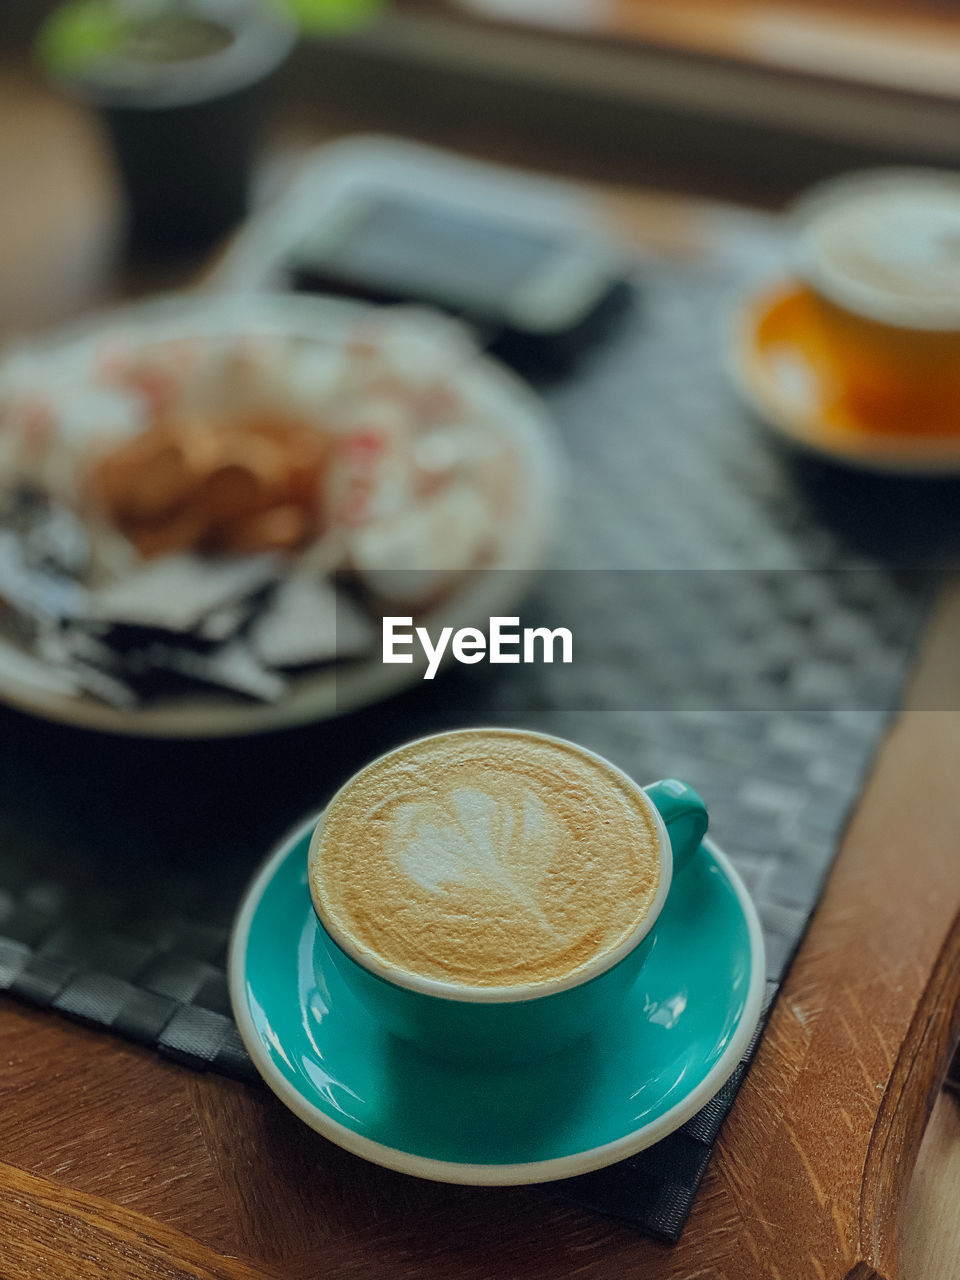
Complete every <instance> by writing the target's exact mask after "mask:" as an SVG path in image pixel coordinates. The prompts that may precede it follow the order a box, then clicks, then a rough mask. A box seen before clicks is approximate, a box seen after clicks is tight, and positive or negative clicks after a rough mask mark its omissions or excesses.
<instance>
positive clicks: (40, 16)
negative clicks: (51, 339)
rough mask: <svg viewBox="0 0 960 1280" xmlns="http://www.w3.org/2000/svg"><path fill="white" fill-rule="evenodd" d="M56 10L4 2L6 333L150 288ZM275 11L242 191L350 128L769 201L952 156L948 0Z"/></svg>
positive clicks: (394, 1)
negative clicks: (293, 29) (889, 165)
mask: <svg viewBox="0 0 960 1280" xmlns="http://www.w3.org/2000/svg"><path fill="white" fill-rule="evenodd" d="M74 7H75V8H76V7H83V6H74ZM85 7H86V8H87V9H90V8H96V7H97V6H85ZM99 7H100V8H103V7H104V6H99ZM156 7H157V6H151V5H150V4H149V3H148V4H146V5H139V6H138V4H137V3H136V0H131V2H130V3H129V4H127V5H124V4H121V3H118V4H117V5H116V8H117V9H118V10H119V11H123V10H124V9H129V11H131V12H136V11H138V9H140V10H143V11H144V12H147V11H149V10H150V9H151V8H156ZM162 7H163V6H160V8H162ZM170 7H172V8H174V9H177V8H182V9H184V10H189V9H190V7H191V6H190V5H189V4H184V5H183V6H178V5H174V6H170ZM241 7H242V6H241ZM56 8H57V6H55V5H53V4H50V3H47V2H46V0H38V2H36V3H27V0H7V3H6V4H5V6H4V36H3V42H2V55H0V56H2V60H3V64H2V80H0V94H2V110H0V148H2V150H0V172H2V174H3V193H4V194H3V202H2V209H0V217H2V219H3V224H2V225H3V235H2V249H0V252H2V254H3V259H2V268H3V269H2V273H0V278H2V286H0V288H2V295H0V302H2V311H0V322H2V323H3V325H4V326H5V327H10V326H22V325H26V324H29V323H31V322H40V321H42V320H49V319H52V318H55V317H56V316H58V315H62V314H64V313H66V312H68V311H70V310H71V309H74V310H75V309H77V308H80V307H83V306H85V305H89V304H90V303H91V302H93V301H95V300H97V299H99V298H102V297H103V296H104V294H105V293H106V294H109V293H110V292H111V291H117V290H128V289H131V288H136V289H143V288H147V287H149V286H150V285H151V284H152V283H154V281H153V280H150V279H146V278H144V276H143V275H141V276H140V277H139V278H138V277H137V276H136V275H135V274H133V275H128V276H126V277H124V278H123V279H122V281H121V280H119V279H118V277H117V276H116V274H114V273H113V269H114V267H115V256H114V254H113V250H114V248H115V238H116V234H117V218H118V209H119V203H118V202H119V190H120V187H119V182H118V177H117V170H116V163H115V160H114V158H113V156H112V154H111V151H110V149H109V147H108V146H107V145H106V144H105V132H106V131H105V128H104V125H103V121H102V118H98V113H97V112H96V110H92V109H90V107H89V106H83V105H80V104H79V103H78V102H77V101H76V97H77V96H78V95H76V94H74V95H73V96H72V97H71V95H70V94H65V93H62V92H57V91H56V90H55V89H52V88H51V87H50V83H49V82H50V79H51V74H50V73H51V70H52V69H51V68H50V66H49V65H48V66H47V69H46V73H45V72H44V70H43V66H42V59H41V60H38V58H37V56H36V49H35V42H36V39H37V34H38V31H39V29H40V27H41V26H42V24H43V22H44V21H45V19H47V18H48V16H49V14H50V13H51V12H52V11H54V10H55V9H56ZM67 8H69V6H67ZM291 12H292V13H293V16H294V19H295V21H296V22H297V24H298V27H299V32H300V38H299V40H298V42H297V45H296V48H295V50H294V52H293V54H292V56H291V57H289V59H287V60H286V61H285V62H284V63H283V66H282V69H281V70H280V71H279V72H278V73H277V74H276V75H275V76H273V77H272V78H271V82H270V92H269V94H268V95H267V98H266V101H265V102H264V103H263V105H262V106H261V107H259V108H258V114H259V115H260V116H261V120H260V123H261V125H262V129H261V136H262V138H263V140H264V146H263V148H262V150H261V152H260V163H259V164H258V166H257V168H256V170H255V179H256V185H255V190H256V191H257V192H258V193H260V194H261V195H263V194H265V193H266V192H268V191H269V190H270V184H271V181H272V179H274V178H276V177H277V176H278V174H279V173H280V171H281V170H282V167H283V165H284V163H285V162H289V161H290V159H291V157H294V156H295V155H296V153H297V150H298V148H302V147H303V146H304V145H306V144H308V143H309V144H314V143H317V142H321V141H324V140H327V139H331V138H334V137H338V136H341V135H343V134H345V133H350V132H355V131H376V132H389V133H394V134H400V135H403V136H407V137H413V138H417V139H421V140H425V141H429V142H433V143H437V144H441V145H445V146H452V147H455V148H457V149H460V150H462V151H464V152H467V153H470V154H473V155H481V156H487V157H494V158H496V159H498V160H503V161H509V162H514V163H521V164H524V165H529V166H533V167H536V168H539V169H543V170H547V171H552V172H560V173H564V174H576V175H579V176H584V177H591V178H593V179H596V180H599V181H603V182H606V183H611V184H617V183H630V184H635V183H638V182H639V183H644V184H652V185H660V186H667V187H670V188H673V189H681V190H685V191H699V192H705V193H708V194H710V195H720V196H732V197H736V198H742V199H746V200H750V201H754V202H759V203H762V204H764V205H768V206H776V205H779V204H781V203H782V202H783V201H784V200H785V199H787V198H788V197H790V196H792V195H794V194H796V193H797V192H798V191H800V190H802V189H803V188H804V187H805V186H806V185H808V184H809V183H810V182H811V181H812V180H814V179H816V178H820V177H823V176H825V175H827V174H832V173H837V172H841V171H843V170H844V169H847V168H850V167H857V166H862V165H864V164H874V163H878V162H886V161H901V162H902V161H909V162H911V163H937V164H951V163H953V162H954V161H955V160H956V157H957V155H958V148H960V127H958V125H960V101H958V96H960V90H958V84H960V77H958V74H957V69H958V65H960V18H958V15H957V13H956V10H955V7H954V6H953V5H952V4H950V3H948V2H947V0H942V2H940V3H933V2H932V0H930V2H927V3H914V2H911V3H906V2H905V0H904V2H902V3H901V2H899V0H849V2H848V0H845V2H844V3H842V4H829V5H828V4H821V3H817V2H814V0H806V2H803V3H801V2H799V0H797V2H794V3H790V4H783V3H769V4H768V3H763V2H761V0H712V2H709V3H708V2H706V0H701V2H699V3H696V2H692V0H671V2H670V3H660V2H658V0H549V2H548V0H297V3H296V4H293V5H292V7H291ZM61 25H63V24H62V23H61ZM80 25H83V24H80ZM85 35H86V37H87V38H89V33H88V32H81V34H80V42H81V44H82V40H83V38H84V36H85ZM75 42H76V37H74V43H75ZM48 62H49V59H48ZM54 70H55V68H54ZM70 70H71V68H69V67H68V71H70ZM53 78H54V79H55V78H56V76H53ZM74 87H75V86H74ZM79 96H84V95H79ZM85 96H86V97H87V98H88V100H89V98H90V96H91V95H90V93H89V92H88V93H87V94H86V95H85ZM93 96H95V95H93ZM173 279H175V277H173V276H172V275H170V274H169V273H168V274H167V275H165V276H163V277H162V278H161V280H159V281H157V282H158V283H161V282H162V283H164V284H167V283H170V282H171V280H173Z"/></svg>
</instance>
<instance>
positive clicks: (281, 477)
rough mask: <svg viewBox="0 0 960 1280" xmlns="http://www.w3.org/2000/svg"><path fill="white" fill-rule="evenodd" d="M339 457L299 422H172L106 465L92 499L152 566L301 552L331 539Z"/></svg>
mask: <svg viewBox="0 0 960 1280" xmlns="http://www.w3.org/2000/svg"><path fill="white" fill-rule="evenodd" d="M329 451H330V438H329V436H328V435H327V434H326V433H325V432H323V431H322V430H319V429H318V428H317V427H315V426H312V425H311V424H309V423H306V422H302V421H298V420H292V421H291V420H286V419H284V418H280V417H273V418H271V417H257V418H240V419H238V418H231V419H229V420H213V419H209V420H208V419H203V420H200V419H197V418H189V419H164V420H161V421H158V422H156V423H154V424H153V425H152V426H151V427H149V428H147V430H145V431H143V432H141V433H140V434H139V435H137V436H135V437H134V438H133V439H131V440H128V441H125V442H124V443H123V444H122V445H120V446H119V447H118V448H116V449H114V450H112V451H111V452H110V453H108V454H106V455H105V456H103V457H101V458H100V459H98V460H97V461H96V462H95V464H94V465H93V467H92V469H91V471H90V474H89V476H88V479H87V483H86V486H85V488H86V496H87V500H88V501H89V503H90V504H91V505H92V506H93V507H94V508H96V509H97V510H98V511H99V512H100V514H101V515H102V516H103V517H105V518H106V519H107V521H108V522H109V523H111V524H113V525H114V526H116V528H118V529H119V530H120V531H121V532H122V533H123V534H124V535H125V536H126V537H127V538H129V540H130V541H131V542H132V543H133V544H134V546H135V547H136V548H137V550H138V551H139V552H140V554H141V555H143V556H145V557H150V556H155V555H161V554H165V553H170V552H174V551H187V550H201V551H236V552H250V551H262V550H296V549H297V548H298V547H301V546H303V545H304V544H305V543H307V542H308V541H310V540H311V539H312V538H315V537H317V536H318V535H319V534H320V533H321V532H322V529H323V511H322V503H321V494H322V491H323V476H324V470H325V467H326V463H327V459H328V456H329Z"/></svg>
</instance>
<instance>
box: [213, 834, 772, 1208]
mask: <svg viewBox="0 0 960 1280" xmlns="http://www.w3.org/2000/svg"><path fill="white" fill-rule="evenodd" d="M314 826H316V819H315V818H310V819H309V820H308V821H306V822H303V823H300V824H299V825H298V826H297V827H295V828H294V829H293V830H292V831H290V832H288V833H287V835H286V836H285V837H284V838H283V839H282V840H281V841H280V842H279V844H278V845H277V847H276V848H275V850H274V852H273V853H272V854H271V855H270V856H269V857H268V858H267V860H266V862H265V863H264V865H263V866H262V867H261V869H260V871H259V872H258V873H257V874H256V875H255V876H254V879H253V882H252V883H251V885H250V887H249V888H248V889H247V892H246V895H245V897H244V899H243V903H242V905H241V907H240V911H239V913H238V915H237V919H236V922H235V924H234V927H233V933H232V935H231V938H230V946H229V952H228V961H227V977H228V981H229V986H230V1000H231V1003H232V1005H233V1012H234V1015H235V1017H236V1020H237V1028H238V1030H239V1032H240V1038H241V1039H242V1040H243V1043H244V1045H245V1046H246V1048H247V1050H248V1052H249V1054H250V1057H251V1058H252V1059H253V1063H254V1065H255V1067H256V1068H257V1071H258V1072H259V1073H260V1075H261V1077H262V1078H263V1079H264V1081H265V1082H266V1083H267V1085H268V1086H269V1088H270V1089H271V1090H272V1092H273V1093H274V1094H276V1096H277V1097H278V1098H279V1099H280V1101H281V1102H282V1103H283V1104H284V1106H286V1107H287V1108H289V1110H290V1111H292V1112H293V1114H294V1115H295V1116H297V1118H298V1119H300V1120H302V1121H303V1122H304V1124H306V1125H308V1126H309V1128H311V1129H313V1130H314V1132H316V1133H319V1134H321V1135H322V1136H323V1137H325V1138H327V1139H328V1140H329V1141H330V1142H334V1143H336V1145H337V1146H339V1147H342V1148H343V1149H344V1150H345V1151H350V1152H352V1153H353V1154H354V1155H356V1156H360V1157H362V1158H363V1159H364V1160H369V1161H371V1162H372V1163H373V1164H378V1165H382V1166H383V1167H384V1168H386V1169H394V1170H396V1171H398V1172H399V1173H406V1174H411V1175H412V1176H414V1177H417V1178H426V1179H428V1180H430V1181H431V1182H452V1183H458V1184H460V1185H462V1186H475V1187H476V1186H489V1187H503V1186H523V1185H526V1184H528V1183H532V1182H552V1181H555V1180H556V1179H558V1178H571V1177H574V1176H575V1175H577V1174H581V1173H589V1172H590V1171H591V1170H593V1169H602V1168H605V1167H606V1166H607V1165H609V1164H615V1163H616V1162H617V1161H618V1160H625V1159H626V1158H627V1157H628V1156H631V1155H635V1154H636V1153H637V1152H638V1151H644V1150H646V1148H647V1147H651V1146H653V1145H654V1143H656V1142H659V1141H660V1140H661V1139H662V1138H665V1137H666V1136H667V1135H668V1134H670V1133H673V1132H674V1130H676V1129H678V1128H679V1127H680V1126H681V1125H682V1124H685V1123H686V1121H687V1120H689V1119H690V1118H691V1116H695V1115H696V1114H697V1112H698V1111H699V1110H700V1109H701V1108H702V1107H703V1106H705V1105H706V1103H707V1102H709V1101H710V1099H711V1098H713V1097H714V1096H715V1095H716V1093H717V1091H718V1090H719V1089H721V1088H722V1087H723V1085H724V1084H726V1082H727V1080H729V1078H730V1076H731V1075H732V1074H733V1072H734V1070H735V1069H736V1067H737V1065H738V1064H739V1063H740V1061H741V1059H742V1058H743V1055H744V1053H745V1052H746V1051H747V1049H748V1047H749V1044H750V1041H751V1040H752V1038H753V1034H754V1032H755V1031H756V1029H757V1025H758V1023H759V1021H760V1014H761V1012H762V1010H763V994H764V990H765V987H766V960H765V954H766V953H765V948H764V944H763V934H762V932H761V929H760V921H759V918H758V917H757V910H756V907H755V906H754V905H753V902H752V901H751V899H750V895H749V894H748V893H747V890H746V887H745V886H744V883H743V881H742V880H741V879H740V876H739V875H738V873H737V871H736V869H735V868H734V866H733V864H732V863H731V862H730V860H729V858H728V857H727V856H726V854H725V853H724V852H723V850H722V849H721V848H720V847H719V845H717V843H716V842H715V841H714V840H711V838H710V837H709V836H705V837H704V841H703V843H704V846H705V847H706V848H707V849H708V850H709V852H710V855H711V857H712V858H714V860H715V861H716V862H717V863H718V864H719V866H720V868H721V870H722V871H723V873H724V875H725V876H726V877H727V880H728V881H729V883H730V885H731V886H732V888H733V891H734V893H735V894H736V897H737V901H738V902H739V904H740V909H741V911H742V912H743V918H744V921H745V923H746V927H747V937H748V941H749V946H750V980H749V985H748V988H747V993H746V996H745V998H744V1003H743V1010H742V1012H741V1015H740V1020H739V1022H738V1023H737V1025H736V1027H735V1028H734V1030H733V1031H732V1032H731V1034H730V1038H729V1040H728V1041H727V1044H726V1047H725V1048H724V1050H723V1052H722V1053H721V1055H720V1057H719V1058H718V1059H717V1060H716V1062H715V1063H714V1064H713V1066H712V1067H711V1068H710V1070H709V1071H708V1072H707V1074H706V1075H705V1076H704V1078H703V1080H701V1082H700V1084H699V1085H697V1086H696V1087H695V1088H694V1089H692V1090H691V1091H690V1093H689V1094H688V1095H687V1096H686V1097H685V1098H681V1099H680V1101H679V1102H677V1103H675V1104H674V1105H673V1106H672V1107H671V1108H670V1109H669V1110H668V1111H666V1112H664V1114H663V1115H661V1116H658V1117H657V1118H656V1119H655V1120H650V1121H648V1122H647V1123H646V1124H642V1125H640V1126H639V1127H638V1128H636V1129H633V1130H631V1131H630V1132H629V1133H625V1134H623V1135H622V1136H621V1137H619V1138H614V1139H612V1140H611V1141H610V1142H604V1143H601V1144H600V1145H599V1146H596V1147H588V1148H585V1149H584V1150H582V1151H573V1152H570V1153H569V1154H567V1155H562V1156H552V1157H550V1158H548V1159H546V1160H530V1161H524V1162H522V1163H521V1162H518V1163H515V1164H472V1163H470V1162H468V1161H457V1160H438V1159H436V1158H435V1157H433V1156H419V1155H415V1154H413V1153H412V1152H409V1151H403V1150H401V1149H400V1148H399V1147H389V1146H387V1145H386V1144H385V1143H382V1142H377V1141H376V1139H374V1138H368V1137H366V1136H365V1135H364V1134H362V1133H357V1132H356V1131H355V1130H353V1129H349V1128H348V1127H347V1126H346V1125H345V1124H343V1122H342V1121H340V1120H335V1119H334V1118H333V1117H332V1116H330V1115H328V1114H327V1113H326V1112H325V1111H322V1110H321V1109H320V1107H318V1106H317V1105H316V1104H315V1103H313V1102H310V1101H309V1100H308V1099H307V1098H305V1097H304V1096H303V1094H301V1093H300V1091H299V1090H298V1089H297V1087H296V1086H295V1085H294V1084H291V1083H290V1081H288V1080H287V1079H286V1077H285V1076H283V1075H282V1074H281V1073H280V1071H279V1070H278V1069H277V1067H276V1066H275V1064H274V1062H273V1060H272V1058H271V1056H270V1054H269V1053H268V1052H267V1050H266V1049H265V1048H264V1046H263V1044H262V1042H261V1038H260V1032H259V1031H258V1029H257V1026H256V1023H255V1022H254V1019H253V1017H252V1015H251V1013H250V1008H249V1004H248V999H247V990H246V963H247V942H248V940H249V937H250V927H251V924H252V923H253V917H254V915H255V914H256V910H257V907H258V906H259V905H260V901H261V899H262V898H263V895H264V893H265V891H266V889H267V886H268V885H269V884H270V882H271V880H272V879H273V877H274V875H275V874H276V871H277V868H278V867H279V866H280V865H281V863H282V862H283V861H284V860H285V859H286V858H287V857H289V855H290V846H291V844H293V843H294V842H296V841H298V840H299V839H301V837H302V836H304V835H306V834H307V832H308V831H310V830H311V829H312V828H313V827H314Z"/></svg>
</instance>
